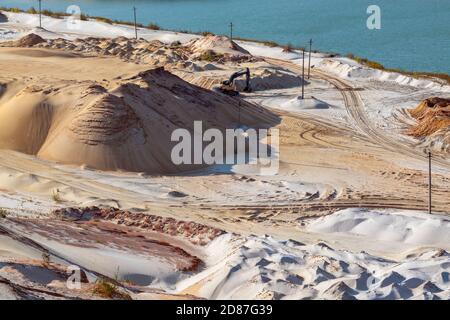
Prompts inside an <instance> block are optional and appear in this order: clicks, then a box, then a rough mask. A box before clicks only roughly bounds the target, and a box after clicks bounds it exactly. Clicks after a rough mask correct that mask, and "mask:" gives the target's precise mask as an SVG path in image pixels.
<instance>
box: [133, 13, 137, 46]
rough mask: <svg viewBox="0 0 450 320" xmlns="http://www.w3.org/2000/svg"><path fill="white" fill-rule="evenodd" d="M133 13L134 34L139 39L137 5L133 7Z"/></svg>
mask: <svg viewBox="0 0 450 320" xmlns="http://www.w3.org/2000/svg"><path fill="white" fill-rule="evenodd" d="M133 13H134V36H135V38H136V39H137V38H138V36H137V23H136V7H133Z"/></svg>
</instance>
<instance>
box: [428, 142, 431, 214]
mask: <svg viewBox="0 0 450 320" xmlns="http://www.w3.org/2000/svg"><path fill="white" fill-rule="evenodd" d="M428 213H429V214H431V151H428Z"/></svg>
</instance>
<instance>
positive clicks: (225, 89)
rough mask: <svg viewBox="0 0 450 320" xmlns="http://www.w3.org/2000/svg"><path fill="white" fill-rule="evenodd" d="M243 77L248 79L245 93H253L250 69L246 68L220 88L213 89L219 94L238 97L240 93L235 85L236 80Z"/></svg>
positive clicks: (234, 74) (223, 83) (233, 75)
mask: <svg viewBox="0 0 450 320" xmlns="http://www.w3.org/2000/svg"><path fill="white" fill-rule="evenodd" d="M242 76H245V77H246V82H245V88H244V90H243V91H244V92H251V91H252V89H251V87H250V69H249V68H245V69H243V70H240V71H237V72H235V73H233V74H232V75H231V76H230V79H228V80H225V81H223V82H222V84H221V85H220V86H219V87H215V88H213V90H214V91H216V92H219V93H224V94H226V95H229V96H238V95H239V91H237V90H236V86H235V84H234V80H236V79H237V78H240V77H242Z"/></svg>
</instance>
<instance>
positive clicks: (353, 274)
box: [177, 235, 450, 300]
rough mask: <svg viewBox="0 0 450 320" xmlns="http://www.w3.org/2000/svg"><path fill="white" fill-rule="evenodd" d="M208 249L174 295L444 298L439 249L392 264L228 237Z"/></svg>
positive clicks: (445, 265) (449, 259)
mask: <svg viewBox="0 0 450 320" xmlns="http://www.w3.org/2000/svg"><path fill="white" fill-rule="evenodd" d="M208 250H210V251H211V254H210V257H211V262H213V265H212V266H211V267H209V268H208V269H207V270H205V271H203V272H201V273H199V274H198V275H196V276H194V277H192V278H190V279H187V280H185V281H182V282H181V283H180V284H178V286H177V289H178V290H181V292H183V293H191V294H196V295H200V296H203V297H206V298H210V299H333V300H334V299H363V300H367V299H449V298H450V273H449V268H450V255H449V254H448V253H447V252H442V251H439V250H433V249H428V250H423V251H421V252H420V253H418V254H417V255H416V256H414V257H410V258H405V259H402V260H400V261H393V260H386V259H383V258H381V257H376V256H372V255H369V254H367V253H351V252H349V251H342V250H335V249H333V248H331V247H330V246H329V245H327V244H325V243H318V244H311V245H308V244H302V243H299V242H296V241H277V240H275V239H273V238H271V237H265V238H264V237H263V238H261V237H256V236H251V237H248V238H233V237H232V236H231V235H224V236H222V237H220V238H218V239H216V240H214V242H213V243H212V244H211V245H210V246H209V248H208ZM217 252H227V254H226V255H225V256H224V255H223V254H222V255H218V254H217ZM218 260H221V261H220V262H219V263H217V261H218Z"/></svg>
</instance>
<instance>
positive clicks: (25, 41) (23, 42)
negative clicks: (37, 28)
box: [16, 33, 46, 47]
mask: <svg viewBox="0 0 450 320" xmlns="http://www.w3.org/2000/svg"><path fill="white" fill-rule="evenodd" d="M43 42H46V41H45V40H44V39H43V38H42V37H40V36H38V35H37V34H34V33H30V34H28V35H26V36H24V37H22V38H20V39H19V40H17V42H16V46H17V47H32V46H35V45H37V44H39V43H43Z"/></svg>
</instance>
